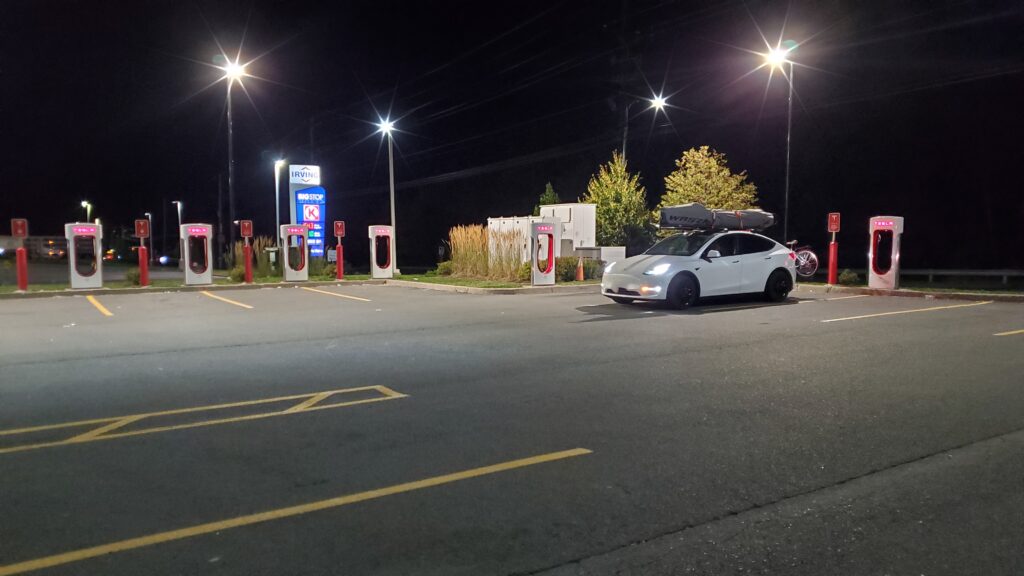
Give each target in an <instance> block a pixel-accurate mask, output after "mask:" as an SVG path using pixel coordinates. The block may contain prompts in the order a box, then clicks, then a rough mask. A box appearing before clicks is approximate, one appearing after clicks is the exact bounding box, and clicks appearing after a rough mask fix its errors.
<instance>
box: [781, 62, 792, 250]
mask: <svg viewBox="0 0 1024 576" xmlns="http://www.w3.org/2000/svg"><path fill="white" fill-rule="evenodd" d="M788 107H789V111H788V112H787V116H786V196H785V200H784V203H783V207H782V241H783V242H787V241H788V240H789V142H790V135H791V133H792V132H793V63H792V62H790V63H789V104H788Z"/></svg>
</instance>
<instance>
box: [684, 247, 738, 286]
mask: <svg viewBox="0 0 1024 576" xmlns="http://www.w3.org/2000/svg"><path fill="white" fill-rule="evenodd" d="M712 250H717V251H718V252H719V253H720V254H721V256H718V257H716V258H711V257H710V256H709V255H708V254H709V253H710V252H711V251H712ZM701 258H702V260H701V263H700V265H699V266H697V267H695V269H694V271H695V272H696V274H697V279H698V280H700V295H701V296H720V295H722V294H735V293H736V292H738V291H739V289H740V282H741V280H742V265H741V264H740V259H739V256H737V255H736V234H724V235H722V236H719V237H718V238H716V239H715V240H712V241H711V243H710V244H708V246H707V247H706V248H704V251H703V252H702V253H701Z"/></svg>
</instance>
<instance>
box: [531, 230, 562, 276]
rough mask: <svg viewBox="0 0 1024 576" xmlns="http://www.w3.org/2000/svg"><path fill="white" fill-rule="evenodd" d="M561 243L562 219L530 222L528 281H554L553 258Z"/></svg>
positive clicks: (556, 254)
mask: <svg viewBox="0 0 1024 576" xmlns="http://www.w3.org/2000/svg"><path fill="white" fill-rule="evenodd" d="M561 243H562V221H561V220H559V219H557V218H545V219H542V220H540V221H537V222H531V223H530V282H531V283H532V284H533V285H534V286H552V285H554V283H555V258H556V257H557V256H558V252H557V247H558V246H559V245H561Z"/></svg>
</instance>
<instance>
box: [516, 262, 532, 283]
mask: <svg viewBox="0 0 1024 576" xmlns="http://www.w3.org/2000/svg"><path fill="white" fill-rule="evenodd" d="M529 281H530V263H529V262H523V263H522V264H520V265H519V269H517V270H516V282H523V283H524V284H525V283H527V282H529Z"/></svg>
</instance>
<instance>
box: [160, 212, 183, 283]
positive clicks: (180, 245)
mask: <svg viewBox="0 0 1024 576" xmlns="http://www.w3.org/2000/svg"><path fill="white" fill-rule="evenodd" d="M171 204H175V205H176V206H177V207H178V268H179V269H180V270H184V269H185V239H184V238H183V237H182V236H181V207H182V205H183V204H182V202H181V200H172V201H171ZM164 248H166V246H165V247H164Z"/></svg>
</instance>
